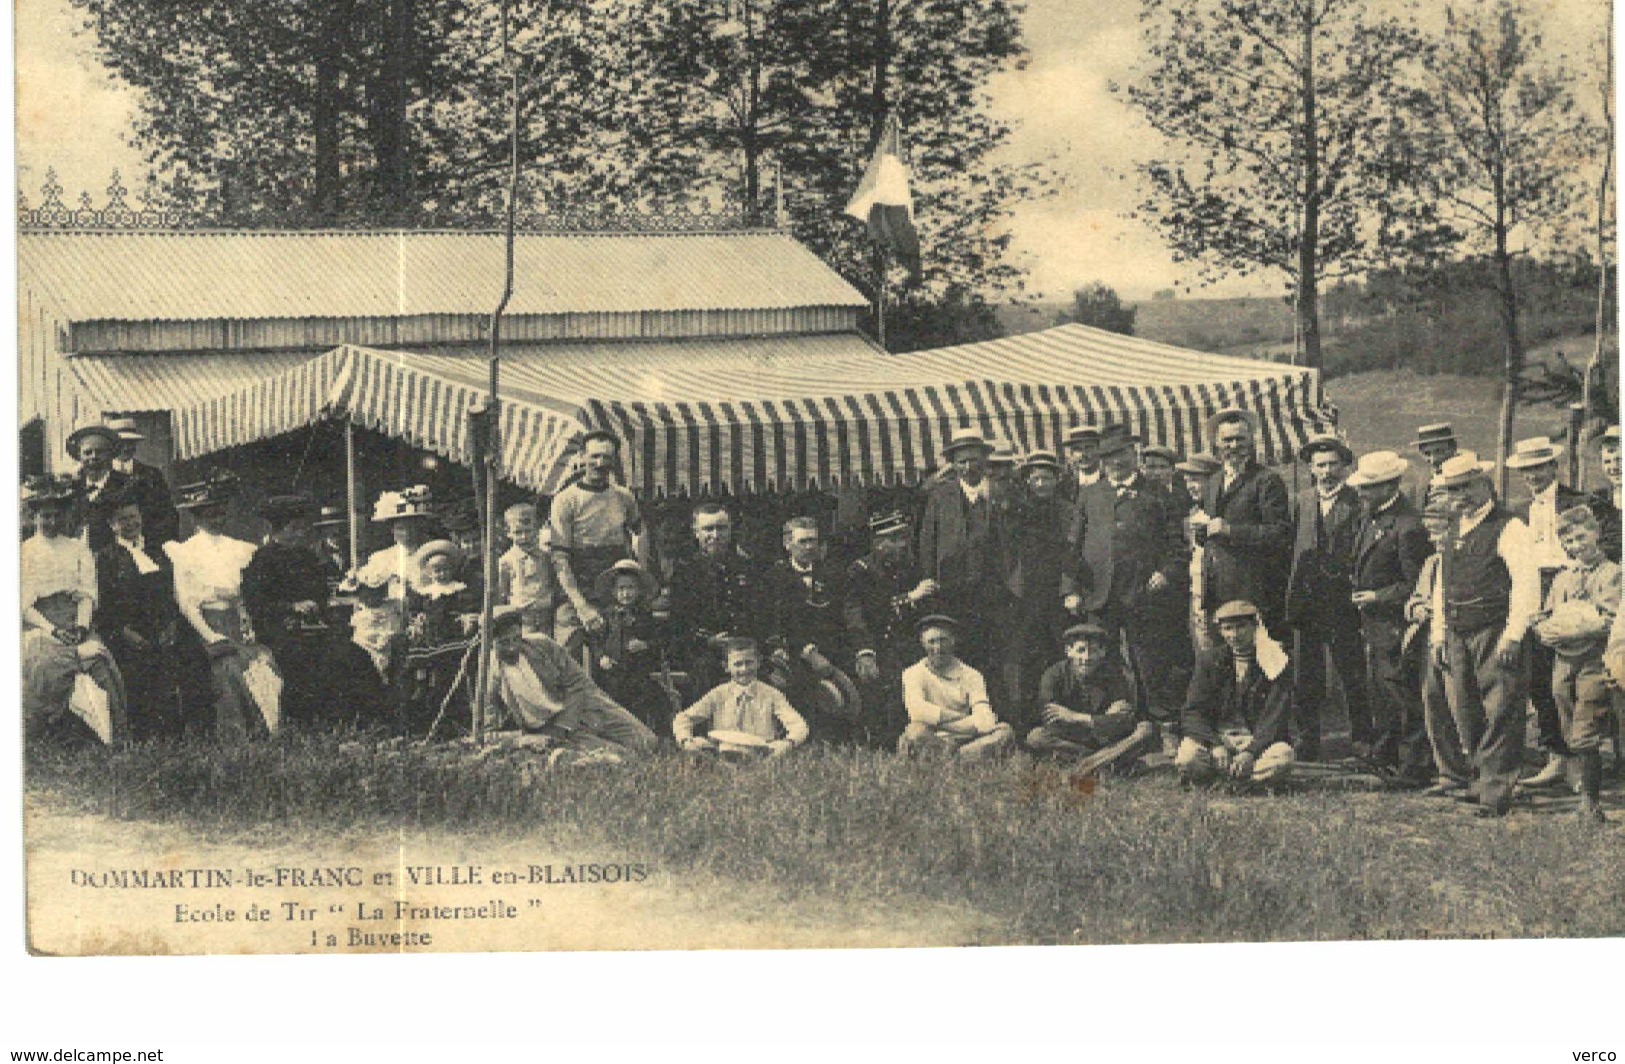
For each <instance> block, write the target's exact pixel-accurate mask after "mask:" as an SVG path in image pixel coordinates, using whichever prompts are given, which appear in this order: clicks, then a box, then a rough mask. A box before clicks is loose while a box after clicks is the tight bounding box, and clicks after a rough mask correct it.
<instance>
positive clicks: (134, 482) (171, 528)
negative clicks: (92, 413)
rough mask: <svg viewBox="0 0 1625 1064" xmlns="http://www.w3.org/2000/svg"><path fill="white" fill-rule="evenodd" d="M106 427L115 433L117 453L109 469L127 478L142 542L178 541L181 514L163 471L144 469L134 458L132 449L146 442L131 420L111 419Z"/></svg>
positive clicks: (148, 466)
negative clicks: (138, 515) (137, 511)
mask: <svg viewBox="0 0 1625 1064" xmlns="http://www.w3.org/2000/svg"><path fill="white" fill-rule="evenodd" d="M107 427H108V428H110V429H112V430H113V431H114V432H116V433H118V439H119V446H118V453H117V455H116V456H115V457H114V458H113V469H114V470H115V471H117V472H119V473H123V474H124V475H125V476H127V477H129V478H130V484H131V487H132V489H133V491H134V493H135V498H136V501H137V503H138V504H139V505H140V507H141V523H142V527H143V528H144V530H145V533H144V534H145V535H146V538H147V539H148V540H149V541H151V542H153V543H166V542H168V541H169V540H172V539H179V538H180V534H181V513H180V511H179V510H177V509H176V508H175V500H174V498H173V497H172V496H171V495H170V493H169V481H167V480H165V479H164V473H163V470H161V469H159V468H158V467H157V466H153V465H148V464H147V463H145V462H143V461H141V460H140V459H138V458H137V457H136V456H135V452H136V448H137V446H139V445H140V443H141V441H142V440H144V439H146V437H145V436H143V435H142V434H141V431H140V430H139V429H138V428H136V424H135V420H134V419H133V418H127V417H121V418H114V419H112V420H111V421H109V422H108V423H107Z"/></svg>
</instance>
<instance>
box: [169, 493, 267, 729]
mask: <svg viewBox="0 0 1625 1064" xmlns="http://www.w3.org/2000/svg"><path fill="white" fill-rule="evenodd" d="M235 488H236V478H235V477H232V476H231V475H230V474H220V473H216V474H215V475H214V476H213V477H211V478H210V479H209V480H207V481H204V482H203V483H201V484H190V485H187V486H186V487H183V488H181V489H180V492H179V494H180V496H181V499H180V501H179V502H178V503H177V505H178V506H179V507H180V508H181V509H183V510H189V511H191V514H192V520H193V522H194V523H195V524H196V525H197V532H195V533H194V534H193V535H192V537H191V538H190V539H188V540H186V541H185V542H184V543H174V542H170V543H165V544H164V551H165V552H166V553H167V554H168V555H169V558H170V560H171V561H172V562H174V564H175V601H176V603H177V604H178V605H179V606H180V611H181V616H182V617H184V618H185V619H186V621H187V623H188V624H190V625H191V626H192V628H193V630H194V631H196V632H197V634H198V638H199V639H201V640H202V641H203V649H204V651H205V652H206V653H207V654H208V656H209V672H210V681H211V687H212V694H213V696H214V725H215V733H216V735H217V736H218V737H219V738H221V739H222V740H226V741H236V740H241V739H244V738H247V737H248V736H250V735H258V734H263V733H266V732H271V733H274V732H275V731H276V730H277V726H278V724H279V723H280V718H281V695H282V678H281V676H280V675H279V674H278V673H277V671H276V664H275V662H274V660H273V659H272V657H271V652H270V651H269V650H267V649H266V648H265V647H263V646H260V645H259V644H258V643H256V642H255V641H254V632H253V629H252V628H251V627H250V626H249V623H248V613H247V611H246V610H244V609H243V604H242V585H243V568H244V567H245V566H247V565H248V562H249V559H250V558H252V557H253V556H254V550H255V546H254V544H252V543H247V542H244V541H243V540H240V539H232V538H231V537H230V536H227V535H225V534H223V532H222V531H221V530H222V529H223V528H224V527H225V521H226V513H227V510H228V507H229V504H230V501H231V498H232V496H233V495H234V494H235Z"/></svg>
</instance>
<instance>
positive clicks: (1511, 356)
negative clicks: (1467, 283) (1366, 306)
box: [1495, 165, 1523, 502]
mask: <svg viewBox="0 0 1625 1064" xmlns="http://www.w3.org/2000/svg"><path fill="white" fill-rule="evenodd" d="M1508 228H1510V226H1509V224H1508V222H1507V191H1506V171H1505V169H1504V168H1503V167H1501V166H1499V165H1498V166H1497V167H1496V171H1495V287H1496V294H1497V295H1499V296H1500V301H1501V356H1502V370H1503V375H1502V379H1501V430H1500V439H1499V447H1500V449H1499V453H1498V458H1499V462H1498V466H1497V471H1496V483H1497V486H1498V488H1499V490H1500V493H1501V500H1502V501H1503V502H1505V501H1506V497H1507V488H1508V486H1509V479H1508V471H1507V455H1509V454H1510V453H1512V429H1513V421H1514V418H1515V417H1516V415H1517V407H1518V379H1519V377H1520V376H1521V375H1522V374H1523V343H1522V341H1521V340H1520V339H1519V337H1518V292H1517V289H1516V288H1514V287H1513V282H1512V253H1511V252H1510V251H1508V250H1507V230H1508Z"/></svg>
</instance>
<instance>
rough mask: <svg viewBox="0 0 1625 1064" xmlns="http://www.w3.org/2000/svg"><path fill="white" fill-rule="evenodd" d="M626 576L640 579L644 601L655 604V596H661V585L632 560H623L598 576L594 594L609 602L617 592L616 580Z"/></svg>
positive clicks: (593, 585)
mask: <svg viewBox="0 0 1625 1064" xmlns="http://www.w3.org/2000/svg"><path fill="white" fill-rule="evenodd" d="M623 574H626V575H630V576H635V577H637V578H638V584H639V585H640V586H642V588H643V601H644V602H653V601H654V599H655V596H656V595H658V594H660V585H659V584H658V583H657V582H656V581H655V578H654V577H653V576H652V575H651V574H650V573H649V570H647V569H645V568H644V567H643V566H641V565H639V564H638V563H637V562H635V561H633V560H632V559H631V558H622V559H621V560H620V561H618V562H616V563H615V564H614V565H612V566H610V567H609V568H608V569H605V570H604V571H603V572H601V573H599V574H598V578H597V579H596V580H594V581H593V584H592V593H593V596H594V597H595V598H597V599H598V600H599V601H601V602H608V601H609V599H610V596H611V595H612V594H613V593H614V591H615V580H616V578H617V577H619V576H621V575H623Z"/></svg>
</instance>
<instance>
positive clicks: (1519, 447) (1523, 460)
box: [1507, 436, 1563, 469]
mask: <svg viewBox="0 0 1625 1064" xmlns="http://www.w3.org/2000/svg"><path fill="white" fill-rule="evenodd" d="M1562 456H1563V445H1562V444H1560V443H1553V442H1552V441H1551V439H1550V438H1549V437H1547V436H1531V437H1530V438H1529V439H1527V440H1519V441H1518V442H1517V444H1516V446H1514V447H1513V448H1512V453H1511V454H1509V455H1507V468H1508V469H1533V468H1535V467H1536V466H1543V465H1546V464H1548V463H1550V462H1555V461H1557V460H1558V459H1559V458H1561V457H1562Z"/></svg>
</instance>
